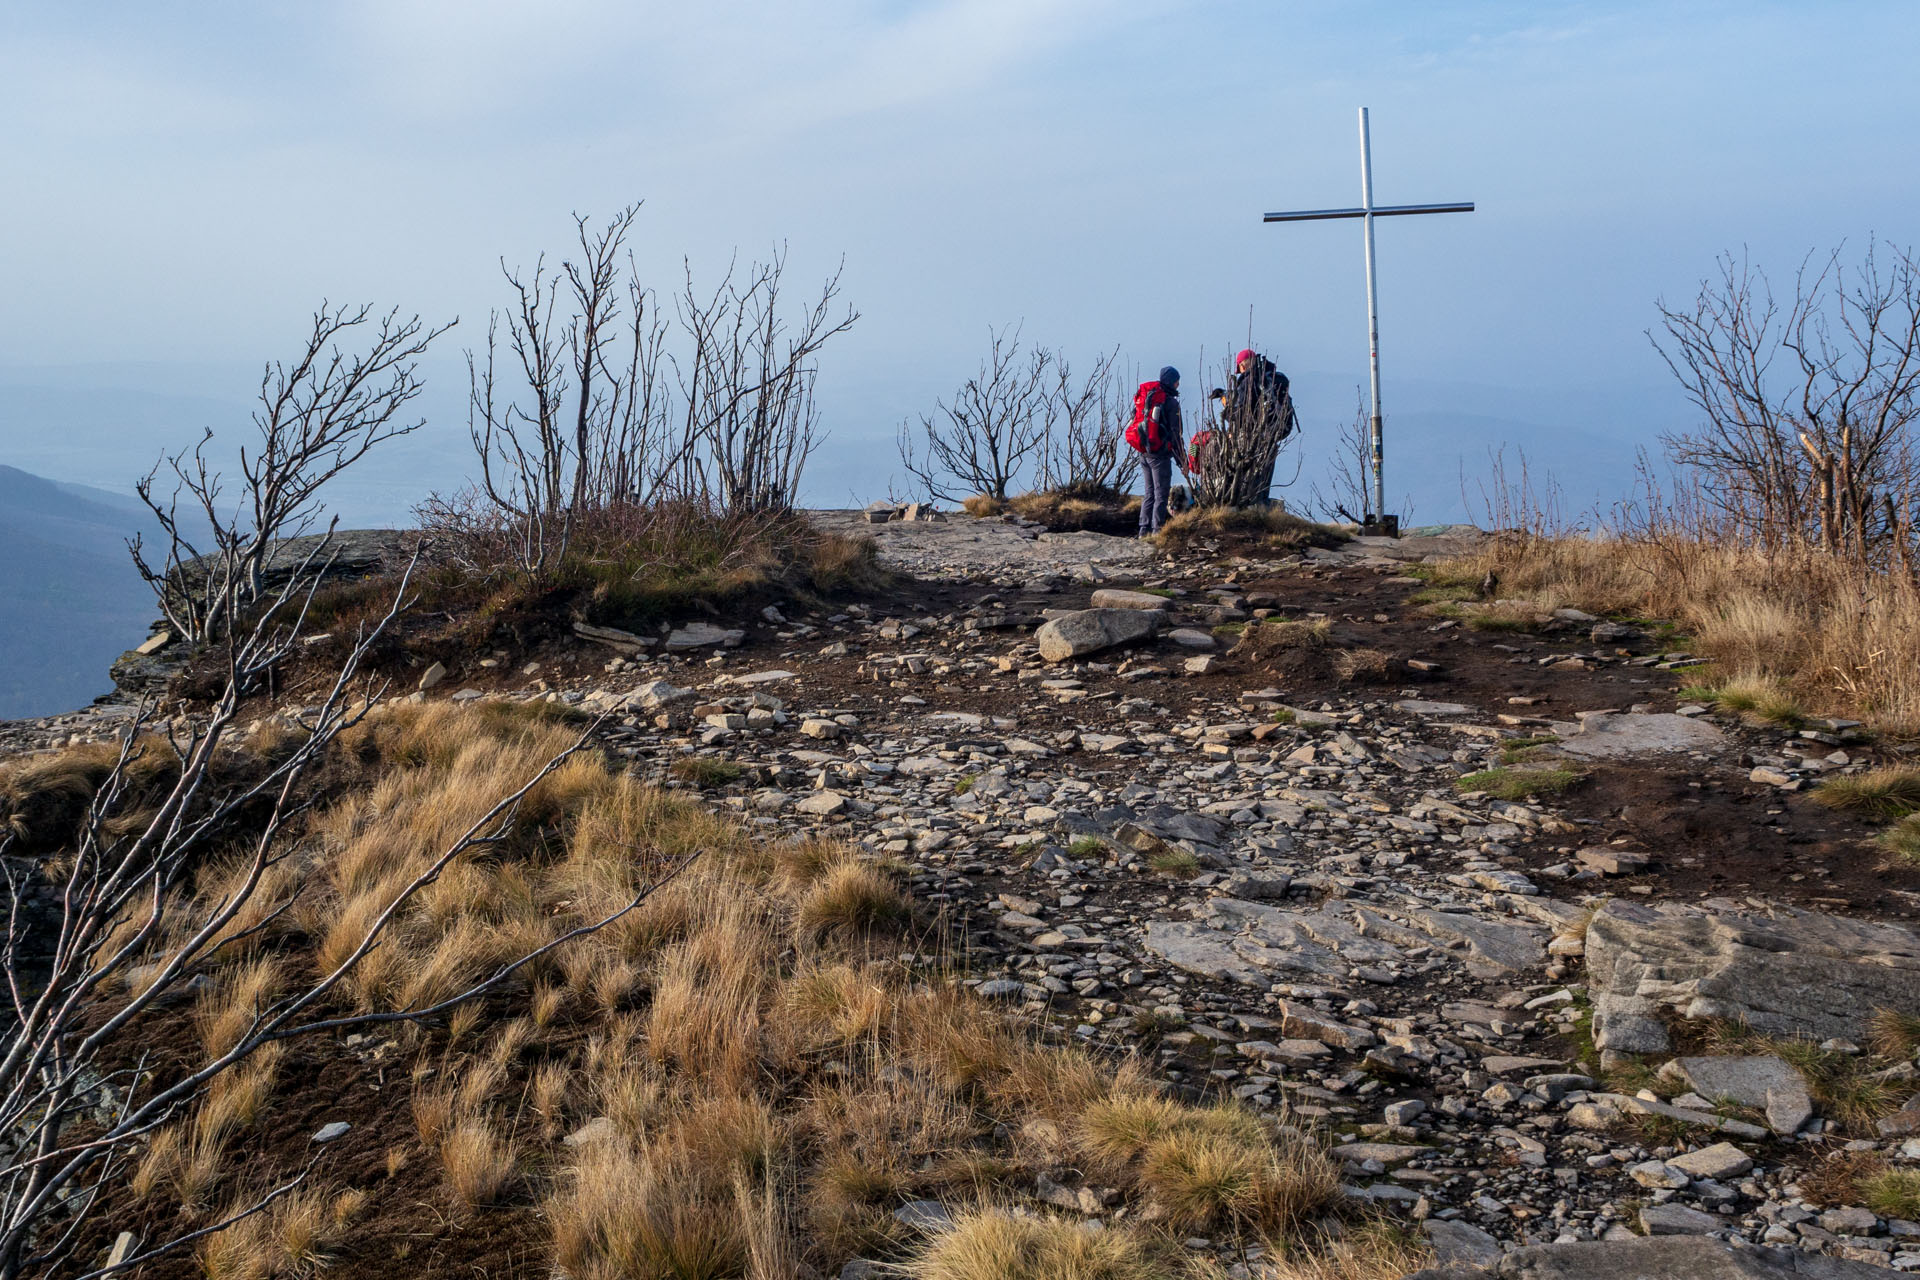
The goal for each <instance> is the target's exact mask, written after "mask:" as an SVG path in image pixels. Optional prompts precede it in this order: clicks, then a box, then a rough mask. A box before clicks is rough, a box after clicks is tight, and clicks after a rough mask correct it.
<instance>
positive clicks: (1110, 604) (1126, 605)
mask: <svg viewBox="0 0 1920 1280" xmlns="http://www.w3.org/2000/svg"><path fill="white" fill-rule="evenodd" d="M1091 603H1092V604H1093V607H1094V608H1096V609H1145V610H1147V611H1149V612H1158V611H1161V610H1164V609H1165V608H1166V607H1167V598H1166V597H1165V596H1157V595H1154V594H1153V593H1152V592H1151V591H1123V590H1121V589H1120V588H1118V587H1102V588H1101V589H1100V590H1098V591H1096V592H1094V593H1093V600H1092V602H1091Z"/></svg>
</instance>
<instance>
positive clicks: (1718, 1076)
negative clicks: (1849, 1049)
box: [1671, 1054, 1813, 1137]
mask: <svg viewBox="0 0 1920 1280" xmlns="http://www.w3.org/2000/svg"><path fill="white" fill-rule="evenodd" d="M1671 1066H1672V1067H1673V1069H1674V1071H1675V1072H1676V1073H1677V1074H1679V1075H1680V1076H1681V1077H1682V1078H1684V1079H1685V1080H1686V1082H1687V1083H1688V1084H1689V1085H1691V1086H1692V1087H1693V1091H1694V1092H1695V1093H1697V1094H1699V1095H1700V1096H1701V1097H1703V1098H1708V1099H1711V1100H1713V1101H1715V1102H1717V1101H1719V1100H1720V1099H1722V1098H1731V1099H1732V1100H1733V1101H1735V1102H1737V1103H1739V1104H1740V1105H1741V1106H1743V1107H1759V1108H1761V1109H1763V1110H1764V1111H1765V1112H1766V1113H1767V1127H1768V1128H1770V1129H1772V1130H1773V1131H1774V1132H1775V1133H1777V1134H1779V1135H1780V1136H1781V1137H1788V1136H1790V1135H1792V1134H1794V1133H1797V1132H1799V1129H1800V1126H1801V1125H1803V1124H1805V1123H1806V1122H1807V1121H1809V1120H1811V1119H1812V1118H1813V1100H1812V1098H1811V1097H1809V1096H1808V1093H1807V1082H1806V1078H1805V1077H1804V1076H1802V1075H1801V1074H1800V1072H1799V1071H1798V1070H1796V1069H1795V1067H1794V1066H1793V1064H1792V1063H1790V1062H1788V1061H1787V1060H1786V1059H1785V1058H1776V1057H1774V1056H1772V1055H1771V1054H1765V1055H1751V1056H1744V1057H1727V1058H1675V1059H1674V1060H1673V1062H1672V1064H1671Z"/></svg>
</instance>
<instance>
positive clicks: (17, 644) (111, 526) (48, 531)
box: [0, 465, 155, 719]
mask: <svg viewBox="0 0 1920 1280" xmlns="http://www.w3.org/2000/svg"><path fill="white" fill-rule="evenodd" d="M144 516H145V510H144V508H142V507H141V506H140V504H139V503H137V502H135V501H134V500H133V499H131V498H124V497H121V496H119V495H118V494H112V493H107V492H105V491H104V490H100V489H90V488H87V487H86V486H83V485H70V484H58V483H55V482H54V481H51V480H43V479H41V478H40V477H39V476H36V475H31V474H29V473H27V472H25V471H21V470H19V469H18V468H16V467H10V466H5V465H0V545H4V547H5V549H6V551H5V554H4V555H0V654H4V655H5V660H4V661H3V662H0V719H17V718H20V717H23V716H39V715H51V714H53V713H55V712H60V711H68V710H72V709H73V708H75V707H80V706H84V705H86V704H87V703H88V702H91V701H92V700H93V699H94V698H96V697H98V696H100V695H101V694H103V693H106V692H107V691H108V690H109V689H111V688H112V687H113V682H112V681H111V680H109V679H108V678H107V667H108V665H109V664H110V663H111V662H112V661H113V660H114V659H115V658H117V657H119V656H120V654H121V653H122V652H124V651H125V650H127V649H130V648H132V647H133V646H134V645H137V644H139V643H140V642H141V641H142V640H144V639H146V637H147V634H148V624H149V623H150V622H152V620H153V618H154V615H155V608H154V603H153V596H152V595H151V594H150V593H149V592H148V590H147V587H146V584H144V583H142V582H141V581H140V576H139V574H137V573H136V572H135V571H134V568H133V562H132V560H131V559H130V558H129V557H128V555H127V547H126V539H127V538H129V537H131V536H132V535H133V534H134V533H135V532H136V531H139V530H143V529H150V521H149V520H148V519H145V518H143V517H144Z"/></svg>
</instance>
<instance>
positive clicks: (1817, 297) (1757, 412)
mask: <svg viewBox="0 0 1920 1280" xmlns="http://www.w3.org/2000/svg"><path fill="white" fill-rule="evenodd" d="M1884 251H1885V255H1886V257H1885V265H1883V260H1882V258H1881V257H1880V247H1876V246H1873V245H1869V246H1868V248H1867V251H1866V253H1865V254H1864V255H1862V257H1861V258H1860V259H1859V260H1858V261H1857V262H1855V263H1852V264H1849V263H1847V262H1845V261H1843V259H1842V257H1841V253H1842V251H1841V250H1839V249H1836V250H1834V251H1833V252H1832V253H1830V254H1828V255H1827V257H1826V258H1825V260H1824V261H1822V262H1820V263H1819V265H1818V266H1817V268H1816V267H1815V266H1814V259H1813V257H1812V256H1811V255H1809V257H1808V259H1807V260H1806V261H1804V262H1802V264H1801V267H1800V270H1799V271H1798V273H1796V275H1795V277H1794V290H1793V297H1792V298H1791V300H1790V301H1788V302H1787V303H1785V305H1784V310H1783V308H1782V304H1781V303H1779V302H1777V301H1776V300H1775V298H1774V296H1773V291H1772V287H1771V285H1770V284H1769V282H1768V280H1767V277H1766V273H1765V272H1764V271H1763V270H1761V269H1759V268H1757V267H1755V266H1753V265H1752V264H1751V263H1749V262H1748V261H1747V260H1746V259H1745V258H1744V257H1742V258H1740V259H1738V260H1736V259H1735V258H1734V257H1733V256H1732V255H1731V254H1726V255H1723V256H1722V257H1721V258H1720V259H1719V262H1718V264H1717V265H1718V268H1719V270H1718V275H1717V278H1716V279H1712V280H1706V281H1702V282H1701V285H1700V289H1699V293H1698V294H1697V296H1696V297H1695V299H1694V302H1693V305H1692V307H1691V308H1688V309H1681V308H1673V307H1668V306H1667V305H1666V304H1665V303H1664V302H1663V303H1661V304H1660V318H1661V325H1662V328H1663V330H1664V336H1653V335H1649V336H1650V337H1652V340H1653V343H1654V346H1655V348H1656V349H1657V350H1658V351H1659V352H1660V355H1661V357H1662V359H1664V360H1665V361H1666V363H1667V367H1668V368H1669V369H1671V370H1672V371H1673V374H1674V376H1675V377H1676V378H1678V379H1679V381H1680V384H1681V385H1682V387H1684V388H1685V390H1686V393H1687V396H1688V398H1689V399H1690V400H1692V402H1693V404H1694V406H1695V407H1696V408H1697V409H1698V410H1699V411H1700V413H1701V415H1702V418H1703V421H1702V423H1701V425H1700V426H1699V427H1697V428H1696V429H1695V430H1693V431H1691V432H1685V433H1681V434H1678V435H1674V436H1671V437H1669V439H1668V441H1667V446H1668V450H1669V453H1670V455H1671V456H1672V457H1673V458H1674V460H1675V461H1677V462H1679V463H1681V464H1683V465H1686V466H1688V467H1691V468H1694V469H1696V470H1697V472H1698V474H1699V476H1700V478H1701V489H1702V493H1703V495H1704V497H1705V498H1706V500H1707V502H1708V503H1709V504H1710V505H1711V508H1712V510H1713V511H1714V512H1715V514H1717V515H1718V516H1719V517H1721V518H1722V519H1723V520H1724V521H1726V522H1728V523H1729V524H1730V525H1731V526H1732V527H1733V528H1734V530H1735V531H1736V532H1737V534H1738V536H1739V537H1740V538H1741V539H1742V540H1743V541H1750V542H1753V543H1754V544H1756V545H1759V546H1762V547H1765V548H1768V549H1778V548H1781V547H1785V546H1789V545H1809V546H1818V547H1819V548H1821V549H1822V550H1824V551H1828V552H1843V553H1845V554H1847V555H1850V556H1852V557H1854V558H1856V559H1859V560H1862V561H1873V562H1875V563H1881V564H1885V563H1892V564H1897V565H1898V566H1899V567H1901V568H1902V569H1903V570H1905V569H1907V567H1908V565H1909V562H1910V559H1911V553H1912V550H1913V525H1914V521H1913V513H1914V504H1915V500H1916V498H1920V469H1917V468H1916V461H1917V460H1916V456H1915V452H1914V439H1913V426H1914V422H1915V420H1916V418H1920V265H1917V264H1916V263H1915V261H1914V258H1913V255H1912V252H1911V251H1910V250H1903V249H1901V248H1899V247H1897V246H1895V245H1892V244H1887V245H1885V246H1884Z"/></svg>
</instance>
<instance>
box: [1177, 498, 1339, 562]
mask: <svg viewBox="0 0 1920 1280" xmlns="http://www.w3.org/2000/svg"><path fill="white" fill-rule="evenodd" d="M1158 537H1159V540H1160V544H1161V545H1162V546H1164V547H1169V548H1179V547H1184V546H1186V545H1187V544H1189V543H1191V542H1195V541H1198V540H1200V539H1202V538H1236V539H1247V540H1249V541H1253V542H1257V543H1259V544H1260V545H1261V546H1262V547H1264V548H1267V549H1270V550H1275V551H1302V550H1305V549H1306V548H1308V547H1337V546H1339V545H1340V544H1342V543H1343V542H1345V541H1347V538H1348V534H1347V533H1346V532H1345V531H1344V530H1342V529H1337V528H1335V527H1334V526H1333V525H1330V524H1315V523H1314V522H1313V521H1311V520H1303V519H1301V518H1300V517H1299V516H1296V515H1294V514H1293V513H1292V512H1290V511H1287V510H1286V509H1285V508H1283V507H1281V506H1279V505H1278V504H1275V505H1273V506H1265V507H1189V508H1187V510H1185V511H1182V512H1181V513H1180V514H1179V515H1177V516H1174V517H1172V518H1171V519H1169V520H1168V521H1167V522H1166V524H1164V525H1162V526H1161V527H1160V532H1159V534H1158Z"/></svg>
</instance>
